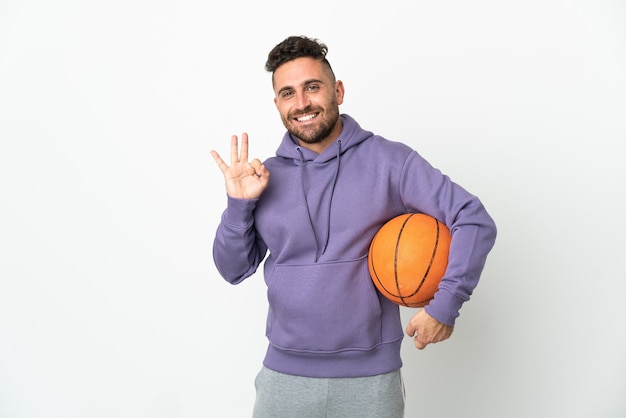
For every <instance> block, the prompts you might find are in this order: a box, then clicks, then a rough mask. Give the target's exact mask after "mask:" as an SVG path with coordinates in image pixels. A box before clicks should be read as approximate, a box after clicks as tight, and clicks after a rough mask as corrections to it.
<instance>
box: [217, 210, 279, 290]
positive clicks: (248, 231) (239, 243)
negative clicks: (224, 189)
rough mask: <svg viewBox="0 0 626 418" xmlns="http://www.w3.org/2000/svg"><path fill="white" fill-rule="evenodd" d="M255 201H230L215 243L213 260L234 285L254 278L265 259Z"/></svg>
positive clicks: (264, 247) (264, 248) (221, 272)
mask: <svg viewBox="0 0 626 418" xmlns="http://www.w3.org/2000/svg"><path fill="white" fill-rule="evenodd" d="M255 206H256V200H254V199H232V198H228V207H227V209H226V210H225V211H224V213H223V214H222V219H221V222H220V224H219V226H218V228H217V231H216V234H215V239H214V241H213V260H214V262H215V265H216V267H217V269H218V271H219V272H220V274H221V275H222V277H224V279H225V280H226V281H228V282H230V283H232V284H237V283H240V282H241V281H242V280H244V279H245V278H247V277H249V276H251V275H252V274H253V273H254V272H255V271H256V269H257V268H258V266H259V264H260V263H261V261H262V260H263V258H264V257H265V253H266V251H267V247H266V246H265V244H263V242H262V241H260V240H259V239H258V238H257V236H256V231H255V229H254V218H253V211H254V207H255Z"/></svg>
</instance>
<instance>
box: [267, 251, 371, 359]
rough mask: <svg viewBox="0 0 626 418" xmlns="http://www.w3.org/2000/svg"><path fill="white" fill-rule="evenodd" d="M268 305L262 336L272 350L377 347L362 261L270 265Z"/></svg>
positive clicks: (368, 278)
mask: <svg viewBox="0 0 626 418" xmlns="http://www.w3.org/2000/svg"><path fill="white" fill-rule="evenodd" d="M268 300H269V309H270V311H269V317H268V324H267V325H268V327H267V335H268V337H269V339H270V343H271V344H272V345H274V346H275V347H276V348H280V349H283V350H295V351H314V352H334V351H341V350H355V349H356V350H359V349H360V350H368V349H371V348H373V347H375V346H376V345H377V344H380V342H381V307H380V302H379V300H378V296H377V294H376V290H375V288H374V286H373V283H372V280H371V278H370V275H369V270H368V269H367V259H366V258H362V259H359V260H352V261H347V262H335V263H327V264H313V265H305V266H303V265H299V266H293V265H276V266H275V267H274V269H273V271H272V275H271V280H268Z"/></svg>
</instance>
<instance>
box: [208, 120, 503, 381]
mask: <svg viewBox="0 0 626 418" xmlns="http://www.w3.org/2000/svg"><path fill="white" fill-rule="evenodd" d="M341 118H342V121H343V131H342V133H341V135H340V136H339V138H337V140H336V141H335V142H334V143H333V144H331V145H330V146H329V147H328V148H327V149H326V150H325V151H324V152H323V153H322V154H317V153H314V152H312V151H310V150H308V149H306V148H303V147H300V146H299V145H298V143H297V141H296V140H295V139H293V138H292V137H291V135H290V134H289V133H286V134H285V136H284V137H283V139H282V143H281V144H280V146H279V148H278V150H277V152H276V157H272V158H269V159H268V160H267V161H265V162H264V164H265V166H266V167H267V168H268V169H269V171H270V174H271V176H270V182H269V185H268V187H267V189H266V190H265V191H264V192H263V194H262V196H261V197H260V198H259V199H250V200H248V199H233V198H230V197H229V198H228V204H227V208H226V210H225V211H224V213H223V215H222V221H221V223H220V225H219V226H218V229H217V232H216V236H215V241H214V247H213V257H214V260H215V264H216V266H217V268H218V270H219V272H220V274H221V275H222V276H223V277H224V278H225V279H226V280H227V281H228V282H230V283H233V284H237V283H240V282H241V281H243V280H244V279H245V278H247V277H249V276H251V275H252V274H253V273H255V271H256V270H257V268H258V267H259V265H260V264H261V262H262V261H263V259H264V258H265V256H266V255H267V259H266V260H265V263H264V276H265V282H266V284H267V288H268V291H267V297H268V301H269V312H268V316H267V329H266V335H267V337H268V339H269V345H268V350H267V353H266V356H265V360H264V365H265V366H266V367H268V368H270V369H272V370H276V371H278V372H283V373H288V374H292V375H299V376H310V377H357V376H372V375H377V374H381V373H387V372H390V371H393V370H397V369H399V368H400V367H401V366H402V361H401V359H400V344H401V341H402V338H403V335H404V334H403V326H402V324H401V321H400V312H399V307H398V306H397V305H395V304H393V303H391V302H390V301H388V300H387V299H386V298H384V297H383V296H382V295H381V294H380V293H378V291H377V290H376V288H375V287H374V285H373V282H372V279H371V278H370V274H369V270H368V266H367V253H368V248H369V245H370V242H371V240H372V238H373V236H374V234H375V233H376V231H377V230H378V229H379V228H380V227H381V226H382V225H383V224H384V223H385V222H386V221H388V220H389V219H391V218H393V217H395V216H397V215H400V214H402V213H412V212H421V213H426V214H428V215H430V216H433V217H435V218H437V219H439V220H441V221H443V222H444V223H445V224H446V225H447V226H448V228H449V229H450V231H451V233H452V243H451V246H450V255H449V259H448V268H447V271H446V274H445V276H444V278H443V279H442V281H441V284H440V286H439V290H438V292H437V293H436V294H435V297H434V299H433V300H432V301H431V302H430V304H429V305H428V306H427V307H426V308H425V309H426V311H427V312H428V313H429V314H430V315H431V316H433V317H434V318H435V319H437V320H439V321H440V322H443V323H445V324H448V325H453V324H454V321H455V319H456V317H457V316H458V314H459V310H460V308H461V305H462V304H463V303H464V302H465V301H467V300H468V299H469V298H470V295H471V293H472V291H473V289H474V288H475V287H476V285H477V283H478V279H479V277H480V273H481V271H482V269H483V266H484V264H485V260H486V257H487V254H488V253H489V251H490V250H491V248H492V246H493V244H494V242H495V237H496V228H495V224H494V222H493V220H492V219H491V217H490V216H489V215H488V213H487V212H486V211H485V208H484V207H483V205H482V204H481V202H480V201H479V199H478V198H477V197H475V196H473V195H471V194H470V193H468V192H467V191H465V190H464V189H463V188H461V187H460V186H458V185H457V184H455V183H453V182H452V181H451V180H450V179H449V178H448V177H447V176H445V175H443V174H442V173H441V172H440V171H439V170H437V169H435V168H433V167H432V166H431V165H430V164H429V163H428V162H427V161H426V160H425V159H423V158H422V157H421V156H420V155H419V154H418V153H417V152H415V151H414V150H412V149H411V148H409V147H408V146H406V145H404V144H402V143H399V142H392V141H389V140H387V139H384V138H382V137H380V136H377V135H374V134H373V133H372V132H368V131H366V130H363V129H362V128H361V127H360V126H359V125H358V124H357V122H356V121H355V120H354V119H352V118H351V117H350V116H348V115H346V114H343V115H341ZM268 252H269V253H268Z"/></svg>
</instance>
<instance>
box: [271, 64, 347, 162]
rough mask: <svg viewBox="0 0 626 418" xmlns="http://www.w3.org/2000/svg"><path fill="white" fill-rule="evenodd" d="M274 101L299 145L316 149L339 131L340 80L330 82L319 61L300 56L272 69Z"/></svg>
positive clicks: (332, 138)
mask: <svg viewBox="0 0 626 418" xmlns="http://www.w3.org/2000/svg"><path fill="white" fill-rule="evenodd" d="M274 92H275V94H276V97H275V98H274V103H275V104H276V108H277V109H278V112H279V113H280V117H281V119H282V121H283V124H284V125H285V128H287V130H288V131H289V132H290V133H291V134H292V135H294V136H295V137H297V138H298V139H299V140H300V142H301V144H302V145H303V146H305V147H306V146H307V145H309V148H311V149H313V150H314V151H318V152H320V151H321V150H323V149H324V148H326V146H328V145H329V144H330V143H332V142H333V141H334V140H335V139H336V138H337V137H338V136H339V134H340V133H341V123H340V122H339V105H340V104H341V103H343V94H344V89H343V83H342V82H341V81H337V82H334V81H333V79H332V75H331V73H330V70H329V69H328V68H327V67H326V66H325V65H324V64H323V63H322V61H319V60H316V59H313V58H309V57H302V58H296V59H295V60H292V61H289V62H286V63H284V64H283V65H281V66H280V67H278V68H277V69H276V71H274Z"/></svg>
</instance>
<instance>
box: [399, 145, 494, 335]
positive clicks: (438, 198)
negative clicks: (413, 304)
mask: <svg viewBox="0 0 626 418" xmlns="http://www.w3.org/2000/svg"><path fill="white" fill-rule="evenodd" d="M400 187H401V193H402V196H403V199H404V202H405V204H406V206H407V208H408V209H409V210H410V211H419V212H423V213H426V214H428V215H430V216H433V217H435V218H437V219H439V220H441V221H442V222H444V223H445V224H446V225H447V226H448V228H449V229H450V233H451V235H452V241H451V244H450V254H449V257H448V267H447V270H446V273H445V275H444V277H443V278H442V280H441V283H440V284H439V289H438V291H437V293H436V294H435V297H434V298H433V300H432V301H431V302H430V303H429V304H428V305H427V306H426V307H425V308H424V309H425V310H426V312H427V313H428V314H429V315H431V316H432V317H433V318H435V319H437V320H438V321H440V322H442V323H444V324H447V325H454V322H455V320H456V318H457V317H458V316H459V310H460V309H461V306H462V305H463V303H464V302H466V301H467V300H469V298H470V296H471V294H472V291H473V290H474V288H475V287H476V286H477V285H478V280H479V278H480V275H481V272H482V270H483V267H484V265H485V262H486V259H487V255H488V253H489V251H491V249H492V248H493V245H494V243H495V239H496V226H495V223H494V221H493V219H492V218H491V216H490V215H489V214H488V213H487V211H486V209H485V207H484V206H483V204H482V203H481V201H480V200H479V199H478V197H476V196H474V195H472V194H470V193H469V192H467V191H466V190H465V189H463V188H462V187H461V186H459V185H458V184H456V183H454V182H452V181H451V180H450V178H449V177H448V176H446V175H444V174H442V173H441V171H439V170H438V169H436V168H434V167H432V166H431V165H430V164H429V163H428V162H427V161H426V160H425V159H424V158H422V157H421V156H420V155H419V154H417V153H416V152H412V153H411V154H409V157H408V158H407V160H406V163H405V166H404V168H403V172H402V179H401V182H400Z"/></svg>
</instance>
